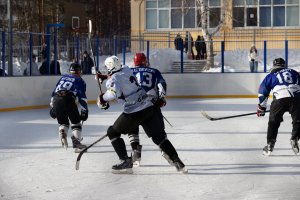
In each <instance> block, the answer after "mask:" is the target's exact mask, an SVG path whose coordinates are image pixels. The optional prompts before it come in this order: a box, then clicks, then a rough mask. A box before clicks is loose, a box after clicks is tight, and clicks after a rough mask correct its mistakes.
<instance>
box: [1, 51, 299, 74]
mask: <svg viewBox="0 0 300 200" xmlns="http://www.w3.org/2000/svg"><path fill="white" fill-rule="evenodd" d="M144 53H145V54H146V53H147V52H146V51H144ZM258 53H259V56H258V61H259V63H258V72H264V64H263V63H264V58H263V49H258ZM299 54H300V50H298V49H290V50H289V57H288V64H289V67H290V68H293V69H296V70H297V71H300V62H299V59H298V55H299ZM247 56H248V50H242V49H237V50H234V51H225V52H224V71H225V72H250V67H249V63H248V57H247ZM107 57H108V55H104V56H99V70H100V71H102V72H105V69H104V68H103V67H104V61H105V59H106V58H107ZM118 57H119V58H120V59H121V61H122V63H123V54H118ZM133 57H134V53H130V52H129V53H126V54H125V63H126V65H128V66H133ZM278 57H282V58H285V52H284V50H283V49H268V51H267V70H269V69H270V68H271V67H272V65H273V60H274V59H275V58H278ZM186 59H187V55H186V54H184V60H186ZM149 60H150V64H151V66H152V67H154V68H157V69H159V70H160V71H161V72H168V71H169V70H170V69H171V68H172V63H173V62H174V61H179V60H180V51H177V50H174V49H150V53H149ZM59 62H60V66H61V72H62V73H63V74H65V73H69V71H68V70H69V66H70V64H71V62H69V61H66V60H59ZM13 63H14V75H16V76H21V75H22V74H23V71H24V70H25V69H26V67H27V64H26V63H23V62H21V61H19V60H17V59H16V58H14V61H13ZM41 64H42V63H38V66H41ZM220 66H221V55H220V54H217V55H216V56H215V67H214V68H211V69H210V70H208V71H205V72H221V67H220ZM0 68H1V66H0ZM28 71H29V69H28ZM93 73H95V69H93Z"/></svg>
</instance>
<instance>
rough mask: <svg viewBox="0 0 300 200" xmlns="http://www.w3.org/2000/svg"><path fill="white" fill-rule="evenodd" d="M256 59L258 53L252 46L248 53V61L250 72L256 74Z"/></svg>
mask: <svg viewBox="0 0 300 200" xmlns="http://www.w3.org/2000/svg"><path fill="white" fill-rule="evenodd" d="M257 57H258V51H257V49H256V47H255V45H254V44H252V46H251V48H250V51H249V53H248V60H249V65H250V71H251V72H257V68H258V61H257Z"/></svg>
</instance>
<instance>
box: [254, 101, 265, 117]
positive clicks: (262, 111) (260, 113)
mask: <svg viewBox="0 0 300 200" xmlns="http://www.w3.org/2000/svg"><path fill="white" fill-rule="evenodd" d="M265 113H266V108H265V107H262V106H261V105H259V104H258V107H257V111H256V115H257V117H262V116H265Z"/></svg>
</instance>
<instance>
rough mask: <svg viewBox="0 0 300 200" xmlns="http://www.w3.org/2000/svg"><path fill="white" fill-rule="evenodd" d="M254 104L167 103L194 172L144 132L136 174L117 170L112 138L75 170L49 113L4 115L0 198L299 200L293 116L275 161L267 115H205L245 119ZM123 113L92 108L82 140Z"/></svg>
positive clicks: (177, 142) (171, 133)
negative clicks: (181, 167) (180, 167)
mask: <svg viewBox="0 0 300 200" xmlns="http://www.w3.org/2000/svg"><path fill="white" fill-rule="evenodd" d="M256 104H257V99H169V100H168V104H167V106H166V107H165V108H163V114H164V116H165V117H166V118H167V119H168V120H169V121H170V123H171V124H172V125H173V127H170V126H169V125H168V124H167V123H166V131H167V133H168V137H169V139H170V140H171V142H172V143H173V144H174V146H175V147H176V149H177V150H178V153H179V156H180V158H181V159H182V160H183V162H184V163H185V164H186V167H187V168H188V170H189V173H188V174H180V173H178V172H176V170H175V168H174V167H172V166H169V164H168V163H167V161H166V160H164V158H163V157H162V156H161V155H160V152H159V150H158V148H157V146H155V145H154V144H153V143H152V141H151V140H150V139H149V138H147V137H146V136H145V134H144V133H143V132H142V133H141V143H142V145H143V151H142V163H141V167H139V168H135V169H134V174H132V175H116V174H112V173H111V170H110V169H111V166H112V165H113V164H116V163H117V162H118V159H117V156H116V154H115V152H114V150H113V148H112V146H111V144H110V142H109V140H108V139H107V138H105V139H104V140H103V141H101V142H99V143H98V144H96V145H95V146H94V147H92V148H91V149H90V150H89V152H88V153H85V154H84V155H83V156H82V158H81V162H80V169H79V170H78V171H76V170H75V161H76V158H77V155H78V154H75V153H74V152H73V151H72V149H71V148H70V149H68V150H64V149H63V148H62V147H61V144H60V142H59V141H58V133H57V128H58V127H57V124H56V121H55V120H53V119H51V118H50V117H49V114H48V109H40V110H28V111H15V112H2V113H0V127H1V140H0V172H1V173H0V199H1V200H2V199H3V200H15V199H22V200H23V199H26V200H37V199H38V200H53V199H64V200H99V199H118V200H121V199H122V200H132V199H153V200H157V199H161V200H169V199H172V200H177V199H178V200H179V199H180V200H182V199H188V200H199V199H201V200H206V199H209V200H219V199H220V200H224V199H234V200H246V199H249V200H250V199H251V200H261V199H284V200H296V199H299V196H300V164H299V157H298V156H296V155H294V153H293V152H292V150H291V147H290V144H289V138H290V132H291V119H290V117H289V115H288V114H286V115H285V116H284V122H283V123H282V125H281V127H280V129H279V135H278V138H277V143H276V146H275V150H274V152H273V155H272V156H270V157H265V156H263V155H262V148H263V146H265V144H266V130H267V121H268V114H267V116H265V117H263V118H258V117H256V116H255V115H251V116H245V117H239V118H234V119H226V120H220V121H209V120H207V119H206V118H204V117H203V116H202V115H201V114H200V110H205V111H206V112H207V113H208V114H209V115H211V116H213V117H218V116H228V115H235V114H244V113H248V112H255V110H256ZM120 112H121V106H120V105H116V104H114V105H112V106H111V107H110V109H109V110H107V111H103V110H100V109H98V108H97V106H96V105H90V115H89V119H88V120H87V121H86V122H84V126H83V137H84V140H83V143H85V144H91V143H92V142H94V141H96V140H97V139H98V138H100V137H101V136H102V135H104V134H105V132H106V129H107V128H108V126H109V125H111V124H112V123H113V122H114V120H115V119H116V118H117V116H118V115H119V114H120ZM69 136H70V134H69ZM124 138H125V142H126V144H127V145H128V146H127V147H128V151H129V150H130V149H129V142H128V139H127V136H124ZM69 142H71V141H70V138H69Z"/></svg>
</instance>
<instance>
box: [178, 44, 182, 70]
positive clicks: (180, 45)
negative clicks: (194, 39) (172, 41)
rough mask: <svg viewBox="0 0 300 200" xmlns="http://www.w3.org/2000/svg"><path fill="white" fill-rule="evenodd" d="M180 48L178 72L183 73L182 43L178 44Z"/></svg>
mask: <svg viewBox="0 0 300 200" xmlns="http://www.w3.org/2000/svg"><path fill="white" fill-rule="evenodd" d="M179 48H180V72H181V73H183V42H179Z"/></svg>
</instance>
